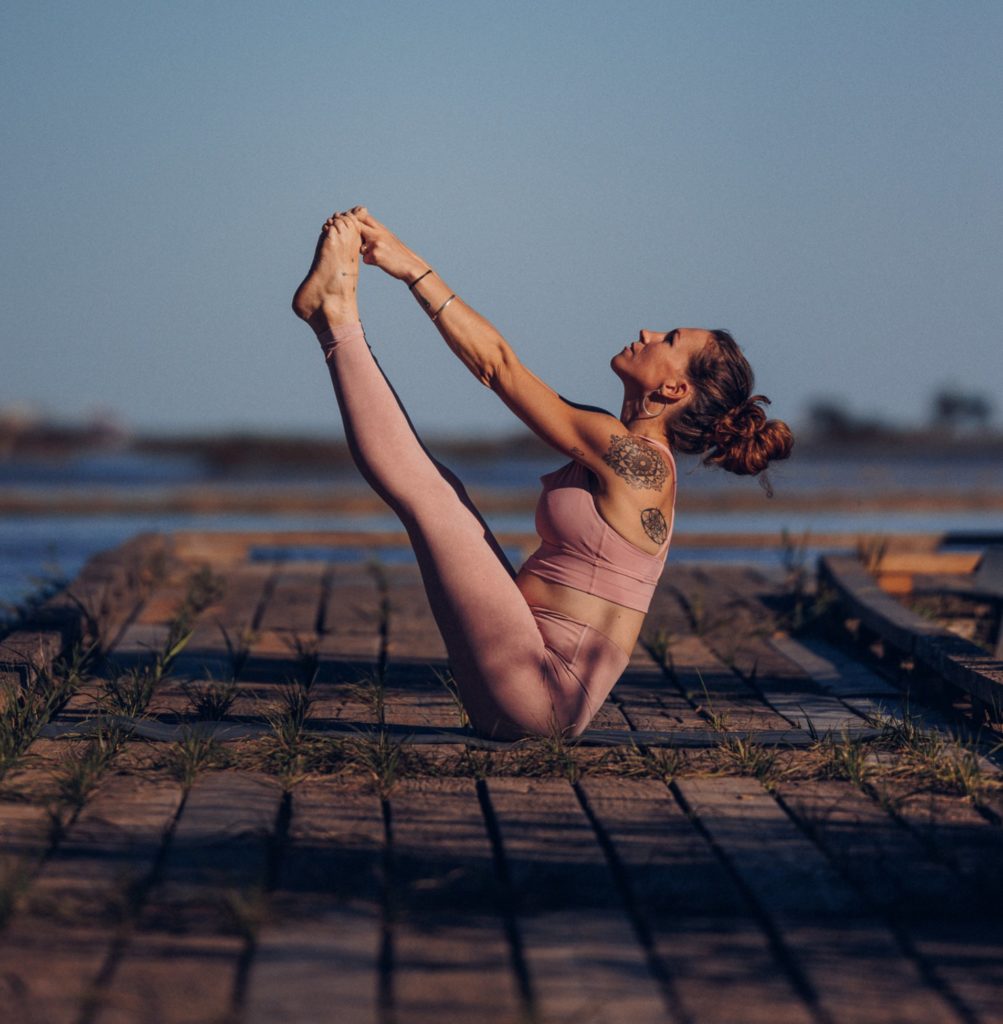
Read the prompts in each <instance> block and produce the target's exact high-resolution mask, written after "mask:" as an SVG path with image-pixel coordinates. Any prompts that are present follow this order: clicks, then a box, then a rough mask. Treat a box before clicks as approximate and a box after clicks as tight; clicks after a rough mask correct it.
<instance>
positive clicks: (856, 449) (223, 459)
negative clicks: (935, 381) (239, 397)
mask: <svg viewBox="0 0 1003 1024" xmlns="http://www.w3.org/2000/svg"><path fill="white" fill-rule="evenodd" d="M0 426H2V425H0ZM425 443H426V446H427V447H428V449H429V450H430V451H431V452H432V453H433V454H434V455H437V456H440V457H442V458H444V459H464V460H479V461H485V462H489V461H497V460H510V461H513V462H515V461H523V460H530V459H540V458H545V457H547V456H552V455H553V454H554V453H553V450H552V449H551V448H549V447H548V446H547V445H546V444H545V443H544V442H543V441H541V440H540V439H539V438H538V437H536V436H535V435H534V434H531V433H528V432H525V433H518V434H510V435H506V436H502V437H497V438H472V439H471V438H456V437H428V438H426V439H425ZM101 453H115V454H135V455H143V456H153V457H161V458H181V459H188V460H193V461H196V462H198V463H200V464H201V465H202V466H203V467H204V468H205V469H206V470H207V471H209V472H212V473H216V474H220V475H226V474H244V473H246V472H247V471H248V470H251V469H253V470H255V471H258V472H263V473H267V472H269V471H271V470H275V469H283V470H291V471H296V470H306V469H340V468H343V467H348V466H350V465H351V463H352V458H351V453H350V452H349V449H348V445H347V444H346V442H345V441H344V439H340V438H330V439H328V438H318V437H311V436H308V435H299V436H297V435H282V434H252V433H246V432H229V433H221V434H212V435H210V434H188V435H167V434H136V435H132V434H130V433H127V432H125V431H116V430H111V429H108V428H100V429H96V428H89V427H69V426H53V425H47V424H38V425H22V426H20V427H18V428H17V429H12V428H10V426H9V425H8V426H7V429H0V464H2V463H3V462H8V463H9V462H15V461H34V460H39V461H57V460H65V459H72V458H79V457H83V456H87V455H96V454H101ZM799 456H827V457H843V456H845V457H847V458H853V457H860V456H866V457H869V458H871V457H875V458H876V457H881V456H896V457H900V458H902V457H905V458H909V457H916V458H929V457H947V456H950V457H956V458H961V459H964V458H987V457H1000V458H1001V459H1003V433H998V432H984V433H980V434H958V435H949V434H945V433H943V432H937V431H932V430H892V429H890V428H889V429H882V430H874V431H862V432H859V433H855V434H852V435H847V436H817V435H815V436H812V435H805V434H796V435H795V448H794V459H797V458H798V457H799Z"/></svg>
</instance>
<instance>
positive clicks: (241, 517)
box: [0, 453, 1003, 603]
mask: <svg viewBox="0 0 1003 1024" xmlns="http://www.w3.org/2000/svg"><path fill="white" fill-rule="evenodd" d="M559 462H560V457H559V456H557V455H555V456H554V457H553V458H527V459H524V460H518V461H516V460H508V461H505V462H501V461H483V460H482V461H471V460H465V459H453V460H450V465H451V467H452V468H453V469H454V470H455V471H456V472H457V474H458V475H459V476H460V477H461V478H462V479H463V480H464V482H465V483H467V484H468V486H470V487H471V488H474V489H476V488H490V489H492V490H493V491H496V492H502V493H503V492H505V491H512V490H525V489H526V488H529V487H533V486H535V485H536V482H537V478H538V477H539V476H540V475H541V474H542V473H545V472H547V471H548V470H550V469H553V468H555V466H556V465H557V464H558V463H559ZM679 470H680V481H679V487H680V490H681V491H682V490H687V491H690V492H691V493H692V492H696V493H699V494H705V495H717V494H720V495H721V497H722V504H723V505H726V504H727V502H726V499H727V497H728V496H729V495H731V494H738V493H742V494H746V495H748V494H750V493H752V494H756V493H757V490H756V484H755V483H754V482H753V481H750V480H749V479H742V478H738V477H734V476H731V475H730V474H727V473H724V472H720V471H714V470H707V469H704V468H703V467H700V466H699V465H697V464H696V460H692V459H691V460H680V464H679ZM771 477H772V479H773V485H774V488H775V490H776V492H777V495H778V497H779V498H781V499H782V497H783V496H784V495H785V494H799V495H801V494H811V493H846V492H847V491H852V493H854V494H860V495H862V496H864V497H866V496H872V495H877V494H881V493H886V492H888V491H895V492H899V493H910V492H914V493H917V494H919V493H923V494H930V493H944V494H949V493H952V492H959V491H987V492H992V493H995V494H1000V493H1001V492H1003V467H1001V466H1000V464H999V460H998V459H997V458H980V457H979V456H977V455H976V456H972V457H966V458H964V459H959V458H958V457H957V456H929V457H922V456H915V455H902V456H882V457H876V456H868V457H852V458H851V457H848V456H824V457H821V456H817V457H801V458H795V459H792V460H790V462H788V463H786V464H781V465H780V466H779V467H777V469H776V470H774V471H772V472H771ZM211 481H212V476H211V474H210V473H209V472H208V471H207V469H206V468H205V467H204V466H203V465H202V464H201V463H200V462H199V461H198V460H196V459H193V458H182V457H177V458H160V457H153V456H140V455H133V454H128V453H117V454H116V453H113V454H101V455H88V456H82V457H78V458H73V459H67V460H64V461H61V462H52V461H47V462H6V463H0V488H3V489H4V490H5V491H8V492H9V491H16V492H17V493H18V494H25V495H30V496H31V495H33V496H51V495H53V494H55V493H60V494H67V495H82V494H90V493H100V494H101V495H106V496H107V495H119V496H131V497H137V496H143V497H150V496H156V495H158V494H163V493H166V492H167V491H168V490H170V488H172V487H177V486H185V485H197V484H204V483H208V482H211ZM332 482H333V483H336V484H341V485H343V486H345V487H346V488H351V489H353V490H354V489H357V488H358V487H359V486H360V484H361V481H360V479H359V477H358V476H357V474H356V473H355V472H354V470H348V469H346V470H339V471H336V472H333V473H327V474H325V475H324V476H323V477H320V476H318V475H317V474H312V475H311V474H306V473H296V474H293V473H290V474H283V476H282V479H281V481H280V480H277V479H276V477H275V476H274V475H272V476H270V477H269V478H268V479H260V478H259V479H254V478H249V477H245V478H242V479H234V480H230V481H228V482H227V483H226V484H225V485H224V486H225V487H226V489H228V490H233V491H255V490H262V489H268V488H272V487H275V486H277V485H278V486H281V485H284V484H290V485H294V486H295V487H296V489H297V490H304V489H311V488H317V489H321V488H324V489H329V488H330V486H331V484H332ZM215 486H220V485H219V484H215ZM487 519H488V521H489V522H490V524H491V526H492V527H493V528H494V529H496V530H499V531H518V532H531V531H532V530H533V517H532V513H531V512H528V511H527V512H525V513H519V514H505V515H489V516H487ZM397 528H398V523H397V520H396V519H395V518H394V516H393V515H391V514H390V513H389V512H388V513H386V514H383V515H365V516H353V515H247V514H203V515H181V514H173V513H172V514H141V515H114V516H100V517H98V516H81V515H63V514H60V515H32V516H13V515H12V516H0V602H5V603H9V602H16V601H17V600H19V599H20V598H21V597H22V596H23V595H24V594H25V593H27V592H28V591H30V590H31V589H33V588H34V587H35V586H36V585H37V583H38V582H39V581H41V580H45V579H51V578H53V577H63V578H72V577H73V576H74V575H75V574H76V573H77V572H78V571H79V569H80V567H81V566H82V565H83V563H84V562H85V561H86V560H87V558H89V557H90V556H91V555H92V554H94V553H96V552H98V551H101V550H104V549H106V548H111V547H115V546H117V545H119V544H121V543H122V542H123V541H125V540H127V539H128V538H129V537H131V536H134V535H135V534H136V533H139V532H141V531H145V530H153V531H172V530H220V531H229V530H360V529H361V530H395V529H397ZM675 528H676V530H677V531H678V532H701V533H717V532H720V533H733V532H749V533H767V534H777V535H778V534H779V533H780V531H781V530H783V529H786V530H788V531H790V532H792V533H793V534H796V535H801V534H804V533H808V534H809V535H810V534H819V533H831V532H846V533H850V534H887V533H904V532H923V533H927V532H930V533H936V532H943V531H949V530H982V531H996V532H1003V515H1001V514H1000V513H999V512H995V511H968V512H954V511H945V512H938V511H908V510H902V511H899V510H895V511H889V512H875V511H870V510H861V511H853V510H852V509H851V510H847V511H838V512H827V511H824V510H819V511H812V512H791V511H785V510H783V509H782V508H780V509H777V508H776V506H775V505H774V503H772V502H770V501H768V500H767V499H766V498H765V496H764V497H763V501H762V507H761V509H760V510H758V511H755V512H749V511H741V512H727V511H722V512H719V513H717V512H710V513H707V512H702V513H689V514H686V513H680V514H679V515H678V516H677V519H676V527H675ZM398 557H407V555H406V553H404V554H401V553H396V554H395V553H392V552H388V553H387V558H388V559H392V558H398ZM510 557H512V558H513V560H517V558H518V553H517V552H511V553H510ZM694 558H697V559H705V560H714V559H718V558H726V559H729V560H736V559H742V560H746V561H756V562H760V563H775V562H776V560H777V559H778V558H779V554H778V552H777V551H776V550H775V549H770V550H760V551H757V550H752V551H742V552H738V551H735V550H733V549H726V548H723V547H722V548H721V549H717V550H714V549H711V550H708V549H699V550H692V551H687V550H685V549H684V548H682V547H681V546H679V545H676V546H674V547H673V550H672V552H671V555H670V561H682V560H687V559H694Z"/></svg>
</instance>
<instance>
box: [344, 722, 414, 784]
mask: <svg viewBox="0 0 1003 1024" xmlns="http://www.w3.org/2000/svg"><path fill="white" fill-rule="evenodd" d="M339 746H340V748H341V752H342V755H343V757H344V759H345V760H346V761H348V762H349V763H350V764H353V765H355V766H356V767H358V768H361V769H362V770H363V771H365V772H366V773H367V774H368V775H369V776H370V777H371V778H372V779H373V781H374V782H375V784H376V789H377V792H378V793H379V795H380V797H381V798H382V799H386V798H387V797H388V796H389V795H390V793H391V792H392V791H393V788H394V786H395V785H396V784H397V781H398V779H399V777H400V773H401V769H402V768H403V758H402V751H401V741H400V740H394V739H392V738H391V736H390V734H389V733H388V732H387V731H386V729H376V730H374V731H372V732H365V733H363V732H360V733H359V734H358V735H357V736H348V737H346V738H345V739H343V740H341V741H340V742H339Z"/></svg>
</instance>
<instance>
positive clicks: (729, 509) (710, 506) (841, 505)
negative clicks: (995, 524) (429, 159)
mask: <svg viewBox="0 0 1003 1024" xmlns="http://www.w3.org/2000/svg"><path fill="white" fill-rule="evenodd" d="M470 493H471V496H472V498H473V499H474V502H475V503H476V504H477V506H478V508H480V509H481V510H482V511H483V512H485V513H487V514H494V515H500V514H529V513H531V512H532V510H533V508H534V506H535V504H536V500H537V496H538V492H537V491H536V490H530V489H519V490H493V489H487V488H484V489H479V488H470ZM387 511H388V510H387V506H386V505H385V504H384V503H383V502H382V501H381V500H380V499H379V498H378V497H377V496H376V495H375V494H373V493H372V492H370V491H368V490H366V489H365V488H364V487H362V486H354V487H345V486H338V487H331V488H330V489H327V488H325V489H324V490H318V489H316V488H311V489H309V490H297V489H295V488H290V487H288V486H285V485H283V486H270V487H266V488H263V489H262V490H259V491H256V492H253V493H248V492H245V491H237V492H235V491H233V490H231V489H229V488H226V487H216V486H213V485H211V484H209V485H198V486H183V487H165V488H158V489H157V490H156V491H154V492H150V491H147V492H145V493H138V494H136V493H128V492H124V491H123V492H118V493H116V492H109V490H108V489H107V488H95V489H93V490H88V491H83V492H80V491H72V492H71V491H58V490H55V491H51V492H47V493H38V492H32V491H27V490H26V491H21V492H18V491H17V490H10V491H7V492H5V493H4V494H2V495H0V515H3V516H36V515H39V516H41V515H74V516H107V515H151V514H180V515H207V514H228V515H230V514H238V515H255V514H256V515H289V514H299V515H357V516H362V515H378V514H381V513H385V512H387ZM678 511H680V512H683V513H711V512H713V513H750V512H753V513H754V512H763V513H766V512H770V513H774V512H834V513H835V512H854V513H862V512H883V511H888V512H1003V489H1001V490H998V491H996V490H977V491H960V492H953V493H946V494H945V493H943V492H938V493H934V492H927V493H924V492H915V491H898V492H896V491H892V492H889V493H885V494H877V495H876V494H873V493H869V494H868V493H860V492H852V491H846V490H838V491H835V490H834V491H818V492H813V493H809V494H804V493H800V494H798V493H793V494H792V493H778V494H777V495H776V496H775V497H774V498H773V499H767V498H766V497H765V495H763V493H762V492H761V491H760V490H759V489H758V488H752V489H751V490H750V491H748V492H746V493H729V494H715V493H706V492H702V493H701V492H693V491H681V492H680V495H679V503H678Z"/></svg>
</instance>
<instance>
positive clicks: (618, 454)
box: [602, 433, 676, 494]
mask: <svg viewBox="0 0 1003 1024" xmlns="http://www.w3.org/2000/svg"><path fill="white" fill-rule="evenodd" d="M602 460H603V462H604V463H605V464H606V465H607V466H608V467H609V468H610V469H611V470H612V473H613V479H614V480H615V481H616V482H618V483H621V484H623V485H624V486H625V487H626V489H627V490H628V491H635V492H638V493H639V494H640V493H642V492H651V491H661V492H666V491H671V492H674V491H675V481H676V460H675V459H674V458H673V456H672V449H671V448H669V446H668V445H667V444H663V443H661V442H659V441H655V440H652V439H651V438H649V437H643V436H641V435H640V434H631V433H624V434H614V435H613V436H612V437H610V443H609V448H608V449H607V450H606V452H605V454H604V455H603V456H602Z"/></svg>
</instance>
